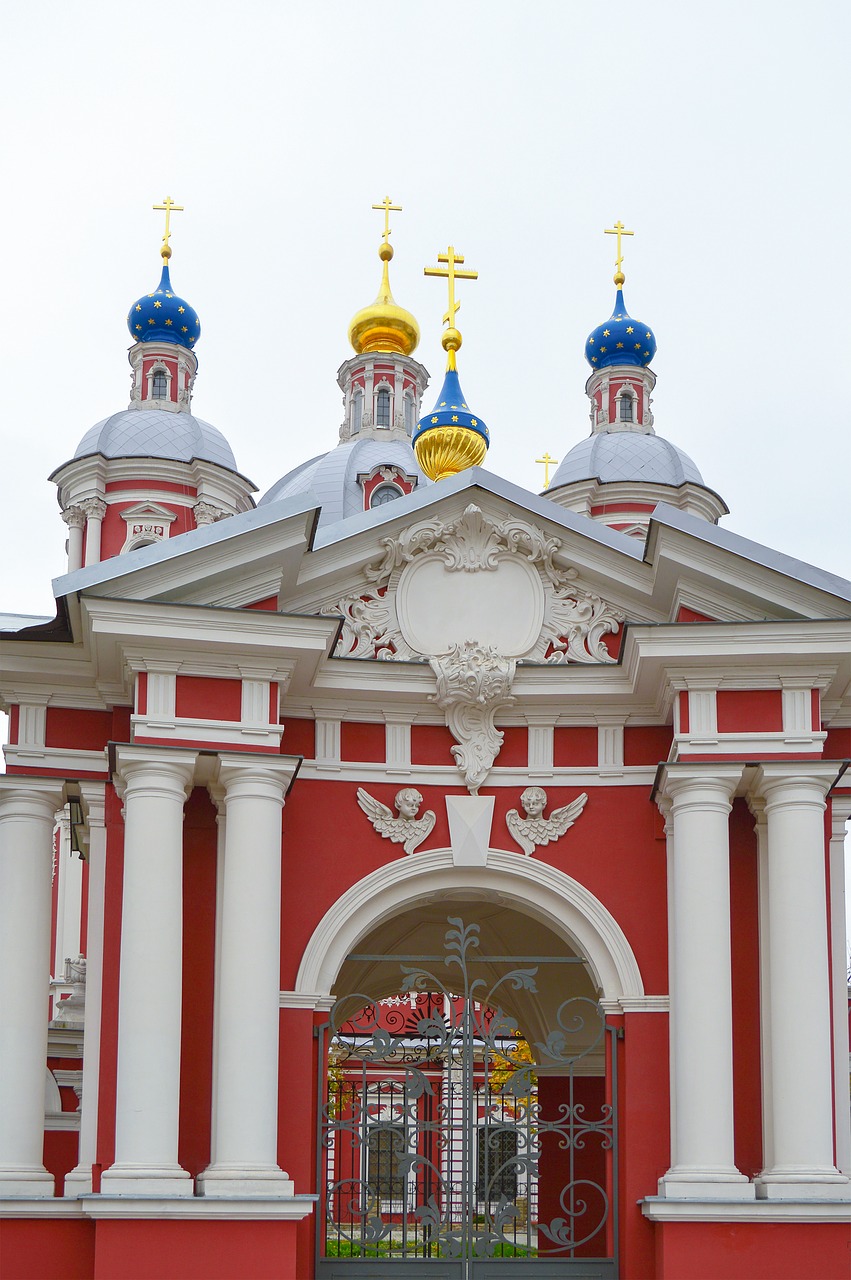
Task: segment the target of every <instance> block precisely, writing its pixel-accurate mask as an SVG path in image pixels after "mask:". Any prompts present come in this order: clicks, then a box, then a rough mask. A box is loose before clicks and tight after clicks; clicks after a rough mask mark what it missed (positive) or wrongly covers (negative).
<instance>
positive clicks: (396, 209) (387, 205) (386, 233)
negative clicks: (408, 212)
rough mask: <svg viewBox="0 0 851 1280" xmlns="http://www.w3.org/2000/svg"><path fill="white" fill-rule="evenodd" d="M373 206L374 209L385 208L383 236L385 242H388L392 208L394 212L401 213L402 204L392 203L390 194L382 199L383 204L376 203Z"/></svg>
mask: <svg viewBox="0 0 851 1280" xmlns="http://www.w3.org/2000/svg"><path fill="white" fill-rule="evenodd" d="M372 207H373V209H383V210H384V237H383V240H384V244H387V237H388V236H389V235H390V212H391V210H392V211H393V213H401V212H402V206H401V205H400V204H391V203H390V197H389V196H385V197H384V199H383V200H382V201H381V204H374V205H373V206H372Z"/></svg>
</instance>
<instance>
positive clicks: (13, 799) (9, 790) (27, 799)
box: [0, 773, 65, 821]
mask: <svg viewBox="0 0 851 1280" xmlns="http://www.w3.org/2000/svg"><path fill="white" fill-rule="evenodd" d="M64 803H65V779H64V778H56V777H52V778H51V777H48V778H40V777H32V776H29V775H26V774H16V773H4V774H0V817H3V818H15V817H22V818H45V819H48V818H49V819H50V820H51V821H53V819H54V818H55V816H56V812H57V810H58V809H61V808H62V806H63V805H64Z"/></svg>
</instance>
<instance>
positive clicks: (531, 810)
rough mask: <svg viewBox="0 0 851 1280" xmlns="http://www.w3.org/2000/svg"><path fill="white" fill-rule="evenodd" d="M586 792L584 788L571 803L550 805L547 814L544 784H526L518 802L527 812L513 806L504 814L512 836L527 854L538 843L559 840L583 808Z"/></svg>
mask: <svg viewBox="0 0 851 1280" xmlns="http://www.w3.org/2000/svg"><path fill="white" fill-rule="evenodd" d="M587 800H588V796H587V794H586V793H585V792H584V791H583V792H582V795H581V796H577V797H576V799H575V800H573V801H571V803H570V804H566V805H564V806H563V807H562V808H561V809H553V811H552V813H551V814H550V816H549V817H548V818H545V817H544V809H546V807H547V793H546V791H544V789H543V787H527V788H526V790H525V791H524V792H523V794H522V795H521V797H520V803H521V805H522V806H523V811H524V813H525V814H526V816H525V818H521V817H520V814H519V813H518V812H517V810H516V809H511V810H509V812H508V813H507V814H506V815H505V821H506V825H507V826H508V830H509V831H510V832H511V834H512V836H513V838H514V839H515V840H516V841H517V843H518V844H519V845H520V848H521V849H522V850H523V852H524V853H525V855H526V857H527V858H529V857H531V856H532V854H533V853H534V852H535V849H536V848H537V847H538V846H539V845H545V844H551V843H554V842H555V841H556V840H560V839H561V837H562V836H563V835H564V833H565V832H566V831H568V830H569V829H570V828H571V827H572V826H573V824H574V822H575V821H576V819H577V818H578V817H579V815H580V813H581V812H582V810H583V809H584V808H585V805H586V803H587Z"/></svg>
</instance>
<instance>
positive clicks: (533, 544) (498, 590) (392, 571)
mask: <svg viewBox="0 0 851 1280" xmlns="http://www.w3.org/2000/svg"><path fill="white" fill-rule="evenodd" d="M382 546H383V547H384V554H383V555H382V557H381V559H380V560H377V561H375V562H374V563H373V564H370V565H367V566H366V568H365V569H364V577H365V579H366V583H365V584H364V587H363V588H361V589H360V590H358V591H356V592H354V593H352V594H351V595H347V596H344V597H343V598H342V599H340V600H336V601H334V602H333V603H329V604H327V605H326V606H325V607H324V608H323V609H322V612H323V613H327V614H341V615H342V617H343V627H342V631H341V635H340V639H339V642H338V644H337V649H336V651H335V652H336V656H337V657H341V658H382V659H385V660H393V659H395V660H397V661H398V660H410V659H411V658H418V657H424V658H432V657H435V656H437V655H438V654H444V653H449V652H450V651H451V650H452V648H453V646H458V645H463V644H464V643H465V642H466V641H467V640H468V639H469V637H470V636H475V638H476V640H477V642H478V643H479V644H482V645H486V646H490V647H491V648H492V649H494V650H495V651H496V652H497V653H501V654H503V655H504V656H505V657H510V658H515V659H517V660H520V661H526V662H553V663H562V662H583V663H597V662H613V661H614V659H613V658H612V656H611V654H610V653H609V652H608V650H607V649H606V646H605V644H604V642H603V641H604V637H605V636H606V635H610V634H612V633H615V632H617V631H618V630H619V629H620V624H621V622H623V620H624V615H623V614H622V613H621V612H620V611H619V610H617V609H615V608H614V607H613V606H612V605H610V604H608V603H607V602H606V601H604V600H602V599H601V598H600V596H598V595H595V594H594V593H593V592H592V591H589V590H587V589H586V588H585V587H584V586H582V585H581V583H580V582H579V581H578V574H577V571H576V569H573V568H570V567H562V566H559V565H557V564H556V563H555V557H556V556H557V555H558V554H559V553H560V551H561V548H562V541H561V539H560V538H554V537H548V536H547V535H546V534H545V533H544V532H543V531H542V530H541V529H539V528H538V527H537V526H536V525H533V524H530V523H529V522H528V521H526V520H520V519H517V518H515V517H509V518H508V519H505V520H494V519H492V518H491V517H490V516H488V515H486V514H485V513H484V512H483V511H481V510H480V508H479V507H477V506H475V505H474V504H473V503H471V504H470V505H469V506H468V507H467V508H466V509H465V511H464V512H463V513H462V514H461V515H460V516H459V517H458V518H457V519H455V520H448V521H445V520H440V519H434V520H422V521H419V522H418V523H417V524H413V525H411V526H410V527H409V528H408V529H405V530H403V532H402V533H400V534H399V536H398V537H396V538H384V539H382Z"/></svg>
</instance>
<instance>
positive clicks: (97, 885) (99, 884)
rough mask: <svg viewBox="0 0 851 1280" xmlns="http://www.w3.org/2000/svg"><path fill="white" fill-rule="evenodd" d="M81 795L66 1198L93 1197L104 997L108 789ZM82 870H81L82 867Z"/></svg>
mask: <svg viewBox="0 0 851 1280" xmlns="http://www.w3.org/2000/svg"><path fill="white" fill-rule="evenodd" d="M80 793H81V795H82V797H83V804H84V806H85V812H86V826H87V827H88V829H89V843H88V847H87V851H86V852H87V857H88V865H89V909H88V922H87V927H86V1023H85V1027H86V1030H85V1036H84V1039H83V1097H82V1101H81V1103H80V1145H79V1148H78V1153H77V1164H76V1167H75V1168H74V1169H72V1170H71V1172H70V1173H68V1174H66V1175H65V1195H66V1197H67V1196H75V1195H90V1194H91V1191H92V1165H93V1163H94V1162H95V1158H96V1154H97V1127H98V1093H99V1086H100V1028H101V1000H102V991H103V923H104V886H105V878H106V827H105V826H104V801H105V796H104V784H103V783H102V782H81V783H80ZM81 865H82V864H81Z"/></svg>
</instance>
